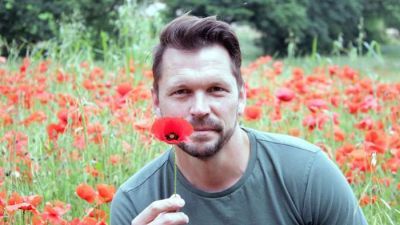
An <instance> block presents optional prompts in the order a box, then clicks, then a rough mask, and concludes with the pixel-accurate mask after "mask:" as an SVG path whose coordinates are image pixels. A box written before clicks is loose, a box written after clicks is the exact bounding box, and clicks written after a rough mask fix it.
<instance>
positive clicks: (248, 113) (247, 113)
mask: <svg viewBox="0 0 400 225" xmlns="http://www.w3.org/2000/svg"><path fill="white" fill-rule="evenodd" d="M261 116H262V109H261V107H260V106H256V105H253V106H246V108H245V109H244V118H245V119H246V120H259V119H261Z"/></svg>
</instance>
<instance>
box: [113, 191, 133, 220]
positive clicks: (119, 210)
mask: <svg viewBox="0 0 400 225" xmlns="http://www.w3.org/2000/svg"><path fill="white" fill-rule="evenodd" d="M137 214H138V212H137V211H136V208H135V205H134V204H133V202H132V201H131V200H130V198H129V197H128V194H127V193H126V192H124V191H123V190H122V189H121V188H120V189H118V191H117V193H116V194H115V195H114V198H113V200H112V202H111V209H110V224H111V225H125V224H131V220H132V218H135V217H136V216H137Z"/></svg>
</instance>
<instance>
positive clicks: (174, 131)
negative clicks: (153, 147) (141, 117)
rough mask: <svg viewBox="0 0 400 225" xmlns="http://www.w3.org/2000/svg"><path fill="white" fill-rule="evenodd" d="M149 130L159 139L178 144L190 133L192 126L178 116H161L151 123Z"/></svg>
mask: <svg viewBox="0 0 400 225" xmlns="http://www.w3.org/2000/svg"><path fill="white" fill-rule="evenodd" d="M151 132H152V133H153V134H154V136H156V138H157V139H159V140H160V141H163V142H166V143H168V144H178V143H181V142H183V141H185V140H186V138H187V137H189V136H190V135H191V134H192V132H193V127H192V125H191V124H190V123H189V122H187V121H186V120H184V119H182V118H179V117H162V118H160V119H157V120H156V121H155V122H154V123H153V126H152V127H151Z"/></svg>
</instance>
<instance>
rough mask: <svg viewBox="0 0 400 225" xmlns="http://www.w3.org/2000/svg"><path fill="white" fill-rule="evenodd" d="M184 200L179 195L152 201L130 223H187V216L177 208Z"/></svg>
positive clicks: (173, 224) (149, 224)
mask: <svg viewBox="0 0 400 225" xmlns="http://www.w3.org/2000/svg"><path fill="white" fill-rule="evenodd" d="M184 205H185V201H184V200H183V199H182V198H181V197H180V196H179V195H172V196H171V197H170V198H167V199H162V200H158V201H154V202H152V203H151V204H150V205H149V206H147V208H145V209H144V210H143V211H142V212H141V213H140V214H139V215H137V216H136V217H135V219H133V220H132V223H131V225H166V224H168V225H179V224H187V223H188V222H189V217H188V216H187V215H186V214H185V213H183V212H179V210H180V209H181V208H182V207H183V206H184Z"/></svg>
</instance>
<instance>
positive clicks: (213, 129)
mask: <svg viewBox="0 0 400 225" xmlns="http://www.w3.org/2000/svg"><path fill="white" fill-rule="evenodd" d="M193 130H194V131H196V132H203V131H216V129H215V128H212V127H195V128H194V129H193Z"/></svg>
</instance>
